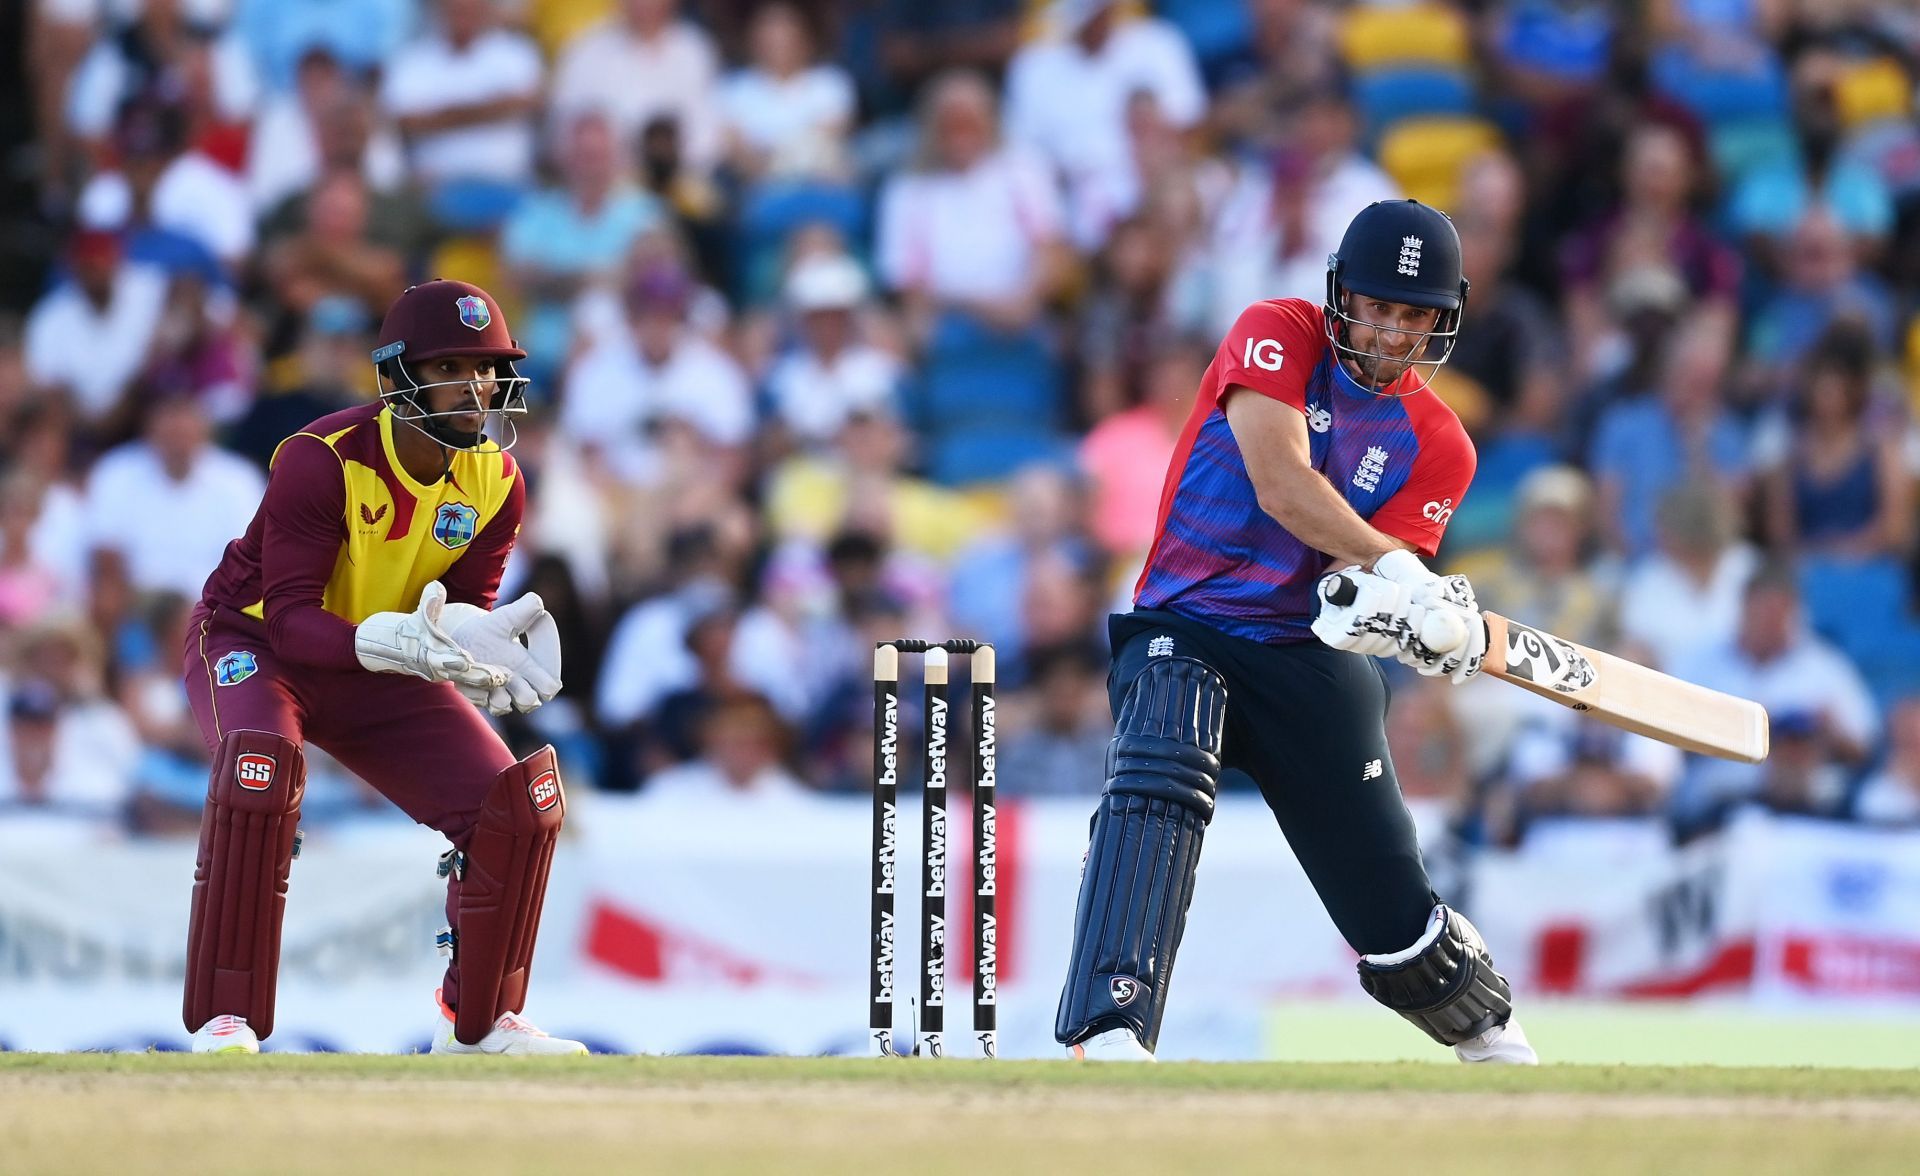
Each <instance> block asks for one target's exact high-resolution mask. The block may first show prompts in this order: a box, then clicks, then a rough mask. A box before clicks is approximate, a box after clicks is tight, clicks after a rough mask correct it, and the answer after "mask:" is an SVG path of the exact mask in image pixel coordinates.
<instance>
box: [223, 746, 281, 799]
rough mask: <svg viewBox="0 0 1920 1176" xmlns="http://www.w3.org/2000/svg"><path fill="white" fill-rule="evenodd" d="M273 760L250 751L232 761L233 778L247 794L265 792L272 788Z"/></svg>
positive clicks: (270, 757)
mask: <svg viewBox="0 0 1920 1176" xmlns="http://www.w3.org/2000/svg"><path fill="white" fill-rule="evenodd" d="M275 766H276V765H275V763H274V759H273V757H272V756H270V755H261V754H260V753H258V752H253V751H250V752H248V753H246V754H245V755H243V756H240V757H239V758H238V759H236V760H234V761H233V778H234V779H235V780H236V781H238V782H239V784H240V787H242V788H244V789H246V790H247V791H248V792H265V791H266V790H267V789H269V788H271V787H273V769H274V768H275Z"/></svg>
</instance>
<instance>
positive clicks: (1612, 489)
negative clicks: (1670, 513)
mask: <svg viewBox="0 0 1920 1176" xmlns="http://www.w3.org/2000/svg"><path fill="white" fill-rule="evenodd" d="M1728 359H1729V356H1728V340H1727V338H1726V336H1725V334H1724V333H1723V332H1722V329H1721V326H1720V324H1719V323H1718V322H1717V321H1715V320H1714V319H1712V318H1709V317H1697V318H1695V319H1694V320H1693V322H1692V323H1691V324H1689V326H1688V327H1687V329H1685V330H1684V331H1682V332H1680V333H1679V334H1677V335H1676V336H1675V337H1674V338H1673V339H1672V340H1671V341H1670V342H1669V344H1668V348H1667V353H1666V356H1665V359H1664V361H1663V362H1662V364H1661V371H1660V387H1659V390H1658V393H1657V394H1656V395H1653V396H1643V397H1638V398H1636V399H1632V400H1624V401H1620V402H1619V403H1616V404H1613V405H1611V406H1609V407H1608V408H1607V409H1606V410H1605V411H1604V412H1603V413H1602V414H1601V416H1600V422H1599V425H1598V426H1597V428H1596V429H1595V431H1594V438H1593V447H1592V449H1591V451H1590V452H1589V454H1588V462H1587V465H1588V468H1589V469H1590V470H1591V471H1592V472H1593V476H1594V478H1595V480H1596V481H1598V483H1599V486H1600V502H1601V518H1602V519H1603V520H1604V527H1603V534H1604V535H1605V537H1606V540H1607V545H1608V546H1609V547H1610V548H1611V549H1612V550H1614V551H1616V552H1618V553H1620V554H1622V555H1624V556H1626V557H1628V558H1630V559H1631V558H1637V557H1639V556H1641V555H1644V554H1645V553H1646V552H1647V551H1648V550H1649V549H1650V548H1651V547H1652V546H1653V540H1654V528H1653V522H1654V505H1655V504H1656V503H1657V502H1659V501H1660V498H1661V496H1662V495H1664V494H1665V493H1666V492H1667V491H1668V490H1669V489H1672V488H1674V487H1677V486H1680V485H1682V484H1686V483H1702V484H1710V485H1713V486H1715V487H1716V488H1717V489H1718V490H1720V492H1721V493H1724V494H1728V495H1731V496H1733V497H1735V498H1736V499H1737V498H1738V496H1739V495H1740V494H1742V493H1743V492H1744V491H1745V488H1746V477H1747V468H1746V467H1747V457H1746V438H1745V436H1744V435H1743V433H1742V431H1741V428H1740V426H1739V424H1738V423H1737V422H1736V421H1735V420H1734V418H1733V416H1732V414H1731V413H1729V412H1728V411H1727V408H1726V406H1725V402H1724V397H1723V387H1724V385H1725V382H1726V377H1727V364H1728Z"/></svg>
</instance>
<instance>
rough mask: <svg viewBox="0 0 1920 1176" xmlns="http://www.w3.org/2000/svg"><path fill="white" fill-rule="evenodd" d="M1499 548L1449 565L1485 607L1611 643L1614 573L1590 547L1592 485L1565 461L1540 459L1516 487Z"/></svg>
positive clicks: (1560, 632) (1584, 640) (1578, 636)
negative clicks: (1508, 525) (1470, 585)
mask: <svg viewBox="0 0 1920 1176" xmlns="http://www.w3.org/2000/svg"><path fill="white" fill-rule="evenodd" d="M1514 497H1515V505H1514V517H1513V525H1512V528H1511V530H1510V532H1509V541H1508V543H1507V545H1506V546H1505V548H1503V549H1501V550H1499V551H1497V552H1491V553H1487V554H1484V555H1479V556H1473V557H1469V558H1468V559H1466V560H1463V561H1460V562H1459V563H1457V564H1455V565H1454V570H1456V571H1458V572H1460V573H1461V574H1463V575H1465V576H1466V577H1467V578H1468V579H1469V580H1471V581H1472V582H1473V586H1474V591H1475V592H1476V593H1477V594H1478V595H1479V598H1480V603H1481V605H1482V606H1483V607H1485V608H1490V609H1493V610H1494V611H1496V612H1499V613H1501V614H1503V615H1505V616H1510V617H1525V618H1526V619H1527V623H1528V624H1531V625H1537V626H1539V627H1540V628H1542V629H1545V630H1547V631H1548V632H1550V633H1555V634H1558V635H1559V636H1561V637H1565V638H1567V639H1569V640H1572V641H1579V642H1582V643H1583V644H1587V645H1597V646H1601V647H1603V648H1604V647H1606V646H1609V645H1612V644H1614V641H1613V633H1614V617H1613V608H1612V598H1613V589H1614V587H1615V585H1614V579H1615V577H1614V576H1613V575H1611V574H1609V570H1608V569H1607V568H1606V567H1605V566H1603V565H1602V564H1601V563H1600V562H1599V560H1598V559H1597V558H1596V557H1595V554H1594V547H1595V542H1594V523H1593V485H1592V483H1591V482H1589V481H1588V480H1587V478H1586V475H1584V474H1582V473H1581V472H1580V471H1578V470H1576V469H1573V468H1571V467H1568V466H1542V467H1540V468H1539V469H1536V470H1534V471H1533V472H1532V473H1529V474H1528V475H1527V476H1526V478H1525V479H1524V480H1522V481H1521V483H1520V488H1519V491H1518V492H1517V493H1516V494H1515V496H1514Z"/></svg>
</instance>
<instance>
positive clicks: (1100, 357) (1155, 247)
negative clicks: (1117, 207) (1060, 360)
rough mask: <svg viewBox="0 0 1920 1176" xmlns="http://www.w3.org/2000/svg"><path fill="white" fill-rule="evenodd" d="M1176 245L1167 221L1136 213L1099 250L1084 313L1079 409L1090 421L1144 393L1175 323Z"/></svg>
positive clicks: (1132, 402) (1131, 403)
mask: <svg viewBox="0 0 1920 1176" xmlns="http://www.w3.org/2000/svg"><path fill="white" fill-rule="evenodd" d="M1173 247H1174V246H1173V242H1172V240H1170V237H1169V234H1168V233H1167V231H1166V229H1165V227H1164V226H1163V225H1162V224H1161V222H1159V221H1158V220H1154V219H1150V218H1148V217H1145V216H1136V217H1132V218H1130V219H1128V220H1124V221H1122V222H1120V223H1119V224H1118V225H1117V226H1115V227H1114V230H1113V234H1112V236H1111V237H1109V238H1108V239H1107V244H1106V248H1105V249H1103V250H1102V251H1101V255H1100V258H1099V264H1098V266H1097V268H1096V277H1095V285H1094V287H1093V289H1092V290H1091V291H1090V293H1089V295H1088V297H1087V299H1086V301H1085V302H1084V303H1083V304H1082V306H1081V308H1080V314H1079V318H1080V362H1081V365H1082V369H1083V370H1082V372H1081V376H1080V417H1081V420H1082V421H1083V422H1085V423H1087V424H1089V425H1091V424H1094V423H1097V422H1099V421H1102V420H1105V419H1106V418H1107V417H1109V416H1111V415H1112V414H1113V413H1115V412H1118V411H1120V410H1121V409H1123V408H1131V407H1132V406H1134V405H1136V404H1139V403H1140V402H1141V400H1142V399H1143V395H1142V393H1143V392H1144V390H1145V388H1144V385H1145V383H1146V378H1147V368H1148V365H1149V364H1150V363H1152V362H1153V349H1154V345H1155V343H1156V342H1157V341H1158V340H1160V339H1162V338H1164V337H1165V336H1166V334H1167V330H1168V325H1169V319H1170V316H1169V315H1168V308H1167V280H1168V278H1169V276H1170V274H1171V272H1172V267H1173V262H1174V257H1173ZM1202 366H1204V365H1202ZM1188 391H1189V392H1191V391H1192V389H1188Z"/></svg>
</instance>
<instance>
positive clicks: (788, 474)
mask: <svg viewBox="0 0 1920 1176" xmlns="http://www.w3.org/2000/svg"><path fill="white" fill-rule="evenodd" d="M909 443H910V439H909V437H908V435H907V433H906V430H905V429H904V428H902V426H901V423H900V421H899V420H898V418H896V417H894V416H892V415H891V414H888V413H884V412H865V413H852V414H850V415H848V416H847V418H846V421H845V423H844V424H842V425H841V426H840V432H839V433H838V434H837V435H836V436H835V438H834V445H833V449H832V451H831V452H829V453H825V454H820V455H811V454H798V455H796V456H794V457H791V458H789V459H787V460H786V461H784V462H782V463H781V464H780V465H779V466H777V467H776V468H775V469H774V470H773V471H772V473H771V474H770V476H769V477H768V480H767V488H766V512H767V522H768V525H769V526H770V527H771V528H772V530H773V533H774V535H775V536H776V537H778V538H780V539H792V540H803V541H806V542H810V543H813V544H816V545H825V544H826V543H827V542H828V540H829V539H831V538H832V536H834V535H836V534H838V533H840V532H841V531H844V530H848V529H853V530H859V531H863V532H865V533H867V534H870V535H873V536H875V537H877V538H879V539H881V540H882V541H883V542H885V543H886V544H887V545H888V546H890V547H891V548H892V549H894V550H896V551H897V552H899V553H901V554H902V555H907V554H911V555H913V556H915V557H918V558H919V559H921V560H924V561H933V562H936V563H942V564H944V563H945V562H947V561H949V560H952V559H954V558H955V556H956V553H957V552H958V551H959V550H960V549H961V547H962V546H963V545H965V544H966V543H968V542H969V541H971V540H972V539H973V538H975V537H976V536H977V535H978V534H979V532H980V528H981V521H982V520H981V515H980V511H979V510H978V509H977V508H976V507H974V505H973V504H971V503H970V502H968V500H967V499H966V498H964V497H963V496H961V495H959V494H956V493H954V492H953V491H951V490H946V489H942V488H941V487H938V486H935V485H933V484H932V483H930V482H927V481H925V480H924V479H921V478H916V477H914V476H912V475H910V474H908V473H906V472H905V471H904V468H903V467H904V466H905V464H906V458H907V447H908V445H909Z"/></svg>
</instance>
